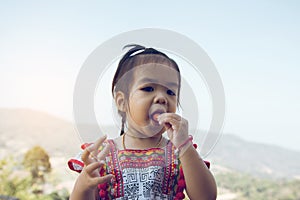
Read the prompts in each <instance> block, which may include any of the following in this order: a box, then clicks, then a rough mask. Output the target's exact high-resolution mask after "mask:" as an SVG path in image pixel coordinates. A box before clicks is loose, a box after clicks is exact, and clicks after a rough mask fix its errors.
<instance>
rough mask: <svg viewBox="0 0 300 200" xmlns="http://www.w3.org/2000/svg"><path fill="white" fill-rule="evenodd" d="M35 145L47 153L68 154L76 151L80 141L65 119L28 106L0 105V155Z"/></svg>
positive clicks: (15, 152)
mask: <svg viewBox="0 0 300 200" xmlns="http://www.w3.org/2000/svg"><path fill="white" fill-rule="evenodd" d="M35 145H39V146H41V147H43V148H44V149H45V150H46V151H47V152H48V153H49V154H50V156H57V155H66V156H71V155H74V154H75V152H78V149H79V146H80V141H79V138H78V136H77V135H76V131H75V127H74V125H73V124H72V123H70V122H68V121H65V120H62V119H60V118H57V117H55V116H52V115H49V114H47V113H43V112H40V111H34V110H29V109H4V108H2V109H0V150H1V151H0V155H1V152H2V154H3V155H5V154H6V153H13V154H15V155H19V154H22V153H25V152H26V151H27V150H28V149H29V148H32V147H33V146H35Z"/></svg>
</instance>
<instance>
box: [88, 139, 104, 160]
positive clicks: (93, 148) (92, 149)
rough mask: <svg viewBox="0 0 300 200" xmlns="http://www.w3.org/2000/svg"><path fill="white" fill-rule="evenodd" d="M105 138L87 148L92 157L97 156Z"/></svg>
mask: <svg viewBox="0 0 300 200" xmlns="http://www.w3.org/2000/svg"><path fill="white" fill-rule="evenodd" d="M106 138H107V136H106V135H104V136H102V137H100V138H99V139H98V140H96V142H95V143H94V144H93V145H90V146H88V147H87V148H86V149H87V150H88V151H89V152H90V153H93V154H94V155H97V153H98V149H99V147H100V146H101V145H102V144H103V142H104V141H105V140H106Z"/></svg>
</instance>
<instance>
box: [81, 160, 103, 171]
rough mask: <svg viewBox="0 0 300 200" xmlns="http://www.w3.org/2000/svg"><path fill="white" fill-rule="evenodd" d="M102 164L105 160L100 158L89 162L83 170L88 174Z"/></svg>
mask: <svg viewBox="0 0 300 200" xmlns="http://www.w3.org/2000/svg"><path fill="white" fill-rule="evenodd" d="M104 164H105V162H104V161H103V160H100V161H99V162H94V163H91V164H90V165H87V166H86V168H85V171H86V172H87V173H88V174H92V173H93V171H95V170H97V169H100V168H101V167H102V166H103V165H104Z"/></svg>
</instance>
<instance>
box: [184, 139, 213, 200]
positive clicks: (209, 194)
mask: <svg viewBox="0 0 300 200" xmlns="http://www.w3.org/2000/svg"><path fill="white" fill-rule="evenodd" d="M180 161H181V164H182V169H183V173H184V179H185V182H186V191H187V194H188V196H189V198H190V199H197V200H200V199H201V200H202V199H203V200H213V199H214V200H215V199H216V198H217V186H216V182H215V179H214V177H213V175H212V174H211V172H210V171H209V169H208V168H207V166H206V165H205V163H204V161H203V160H202V159H201V158H200V156H199V154H198V152H197V151H196V149H195V148H194V147H193V146H192V145H191V144H190V145H187V146H186V148H184V149H182V154H181V156H180Z"/></svg>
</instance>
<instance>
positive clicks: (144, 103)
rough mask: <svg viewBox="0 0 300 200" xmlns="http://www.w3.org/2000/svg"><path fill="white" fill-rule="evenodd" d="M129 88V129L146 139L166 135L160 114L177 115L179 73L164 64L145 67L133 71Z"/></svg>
mask: <svg viewBox="0 0 300 200" xmlns="http://www.w3.org/2000/svg"><path fill="white" fill-rule="evenodd" d="M133 74H134V75H133V81H132V84H131V86H130V92H129V99H128V101H129V102H128V111H127V113H126V116H127V122H128V128H131V129H134V130H136V131H138V132H139V133H140V134H143V135H145V136H153V135H156V134H158V133H163V132H164V129H163V126H162V125H159V124H158V121H157V120H156V117H157V115H158V114H160V113H169V112H171V113H174V112H176V106H177V101H178V89H179V80H178V78H179V75H178V72H177V71H176V70H175V69H174V68H172V67H170V66H166V65H162V64H155V63H150V64H145V65H141V66H138V67H135V68H134V73H133Z"/></svg>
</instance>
